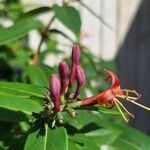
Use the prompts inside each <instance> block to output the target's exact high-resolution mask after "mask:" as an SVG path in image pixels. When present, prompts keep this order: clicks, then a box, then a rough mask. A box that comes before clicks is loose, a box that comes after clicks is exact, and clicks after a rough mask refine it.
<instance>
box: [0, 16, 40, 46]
mask: <svg viewBox="0 0 150 150" xmlns="http://www.w3.org/2000/svg"><path fill="white" fill-rule="evenodd" d="M42 26H43V25H42V23H41V22H40V21H38V20H35V19H25V20H21V21H19V22H17V23H16V24H14V25H13V26H11V27H9V28H0V35H1V36H0V45H3V44H7V43H9V42H12V41H15V40H17V39H20V38H22V37H23V36H25V35H26V34H28V32H29V31H30V30H32V29H40V28H42Z"/></svg>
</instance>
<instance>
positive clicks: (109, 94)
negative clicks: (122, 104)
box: [97, 89, 115, 105]
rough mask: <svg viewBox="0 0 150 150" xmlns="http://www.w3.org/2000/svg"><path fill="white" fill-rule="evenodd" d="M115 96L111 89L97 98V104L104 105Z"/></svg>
mask: <svg viewBox="0 0 150 150" xmlns="http://www.w3.org/2000/svg"><path fill="white" fill-rule="evenodd" d="M114 98H115V95H114V93H113V91H112V90H111V89H108V90H106V91H105V92H103V93H101V94H100V95H99V97H98V101H97V102H98V104H101V105H103V104H106V103H107V102H109V101H111V100H113V99H114Z"/></svg>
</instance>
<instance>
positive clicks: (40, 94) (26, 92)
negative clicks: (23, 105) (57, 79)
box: [0, 82, 47, 98]
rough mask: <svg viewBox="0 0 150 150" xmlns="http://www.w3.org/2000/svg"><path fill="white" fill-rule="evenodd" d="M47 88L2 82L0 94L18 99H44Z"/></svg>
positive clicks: (0, 83)
mask: <svg viewBox="0 0 150 150" xmlns="http://www.w3.org/2000/svg"><path fill="white" fill-rule="evenodd" d="M46 91H47V90H46V88H44V87H39V86H34V85H30V84H25V83H14V82H0V94H3V95H6V94H7V95H9V96H17V97H26V98H29V97H37V98H44V93H45V92H46Z"/></svg>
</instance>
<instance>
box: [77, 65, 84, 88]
mask: <svg viewBox="0 0 150 150" xmlns="http://www.w3.org/2000/svg"><path fill="white" fill-rule="evenodd" d="M77 82H78V84H79V85H80V86H83V85H84V84H85V72H84V69H83V68H82V67H80V66H78V67H77Z"/></svg>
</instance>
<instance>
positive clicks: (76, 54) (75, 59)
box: [69, 45, 80, 87]
mask: <svg viewBox="0 0 150 150" xmlns="http://www.w3.org/2000/svg"><path fill="white" fill-rule="evenodd" d="M79 60H80V47H79V45H74V46H73V48H72V67H71V75H70V80H69V86H70V87H71V86H72V84H73V82H74V80H75V76H76V70H77V66H78V64H79Z"/></svg>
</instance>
